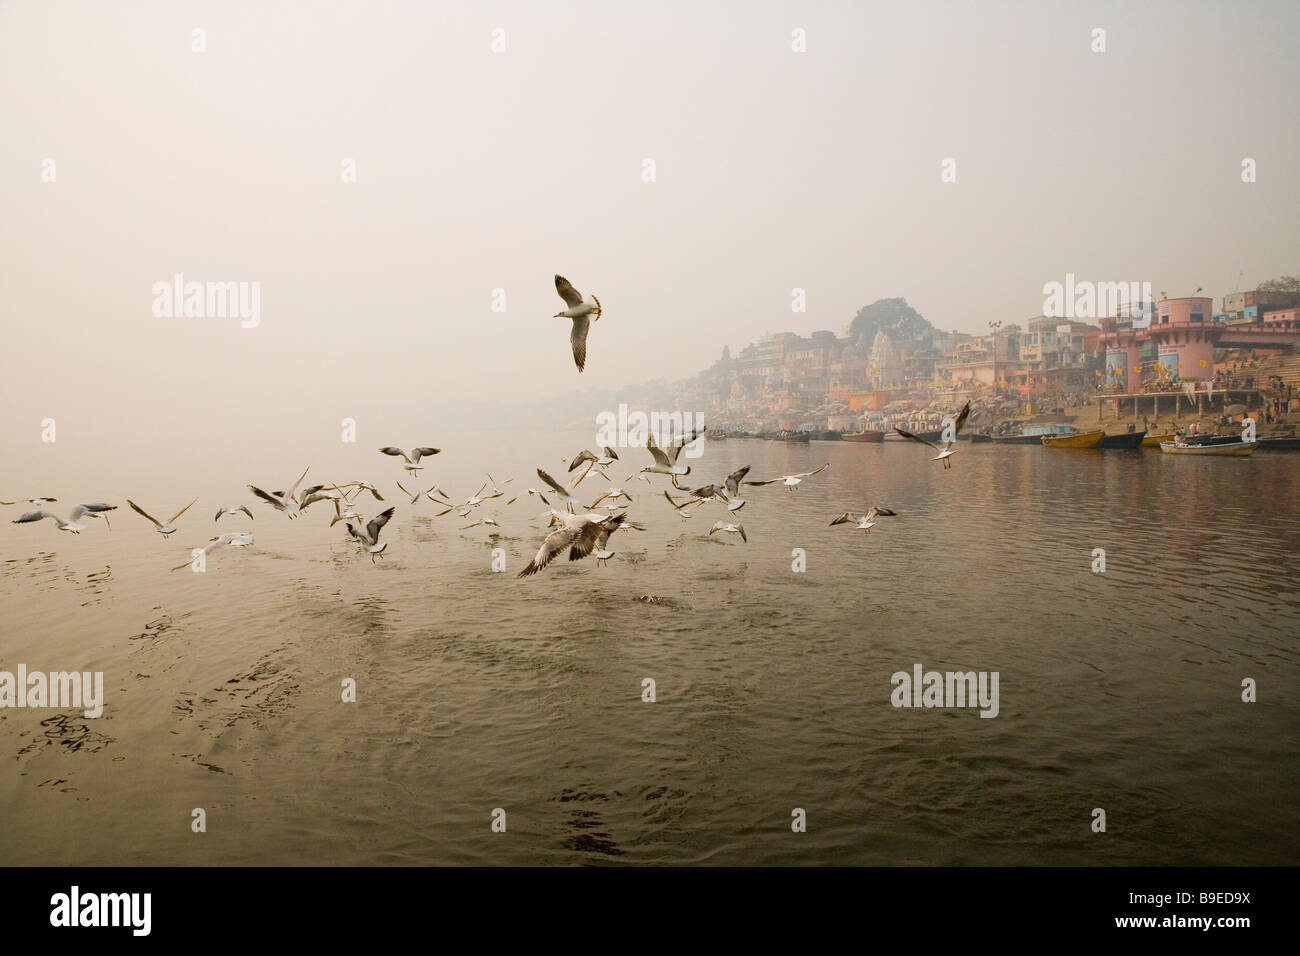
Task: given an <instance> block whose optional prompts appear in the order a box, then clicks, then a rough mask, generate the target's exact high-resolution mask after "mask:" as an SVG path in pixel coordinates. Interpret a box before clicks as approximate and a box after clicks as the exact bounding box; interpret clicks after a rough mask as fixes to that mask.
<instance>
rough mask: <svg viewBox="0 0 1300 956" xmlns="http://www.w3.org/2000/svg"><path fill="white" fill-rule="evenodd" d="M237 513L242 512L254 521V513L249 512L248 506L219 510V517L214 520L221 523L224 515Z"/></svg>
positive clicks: (229, 506)
mask: <svg viewBox="0 0 1300 956" xmlns="http://www.w3.org/2000/svg"><path fill="white" fill-rule="evenodd" d="M236 511H242V512H243V513H244V514H246V515H248V520H249V521H252V520H253V512H251V511H249V510H248V505H227V506H226V507H225V508H218V509H217V515H216V517H215V518H213V519H212V520H213V521H220V520H221V516H222V515H233V514H234V513H235V512H236Z"/></svg>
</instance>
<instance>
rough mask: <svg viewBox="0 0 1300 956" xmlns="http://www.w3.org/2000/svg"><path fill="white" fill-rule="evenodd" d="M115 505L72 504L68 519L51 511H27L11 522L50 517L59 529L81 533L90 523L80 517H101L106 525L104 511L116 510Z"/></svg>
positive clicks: (19, 522) (21, 522)
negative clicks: (87, 523) (82, 520)
mask: <svg viewBox="0 0 1300 956" xmlns="http://www.w3.org/2000/svg"><path fill="white" fill-rule="evenodd" d="M116 510H117V505H104V504H99V503H98V502H92V503H90V504H82V505H73V506H72V511H71V512H69V513H68V520H67V521H64V520H63V519H62V518H60V517H59V516H58V515H56V514H54V513H53V512H51V511H29V512H27V514H25V515H21V516H20V517H17V518H15V519H14V520H13V522H12V524H26V523H28V522H29V521H40V520H41V519H42V518H51V519H53V521H54V523H55V524H56V525H58V527H59V530H60V531H71V532H72V533H73V534H81V532H83V531H85V530H86V529H87V528H88V527H90V525H85V524H82V523H81V519H82V518H103V519H104V524H106V525H108V515H107V514H106V513H105V512H109V511H116ZM108 530H109V531H112V530H113V527H112V525H109V527H108Z"/></svg>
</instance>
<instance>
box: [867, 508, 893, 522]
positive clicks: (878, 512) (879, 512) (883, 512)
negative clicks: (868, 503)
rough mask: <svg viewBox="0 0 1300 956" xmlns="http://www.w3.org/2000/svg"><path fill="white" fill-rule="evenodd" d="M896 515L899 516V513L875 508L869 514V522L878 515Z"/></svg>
mask: <svg viewBox="0 0 1300 956" xmlns="http://www.w3.org/2000/svg"><path fill="white" fill-rule="evenodd" d="M896 514H898V512H897V511H890V510H889V509H888V508H881V507H873V508H872V509H871V510H870V511H868V512H867V520H868V521H870V520H871V519H872V518H874V517H876V516H877V515H896Z"/></svg>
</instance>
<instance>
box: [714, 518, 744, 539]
mask: <svg viewBox="0 0 1300 956" xmlns="http://www.w3.org/2000/svg"><path fill="white" fill-rule="evenodd" d="M715 531H726V532H728V533H730V534H738V535H740V540H741V541H744V542H745V543H746V544H749V538H748V537H746V535H745V526H744V525H743V524H724V523H723V522H721V521H719V522H717V523H715V524H714V526H713V527H712V528H710V529H709V534H710V536H711V535H712V534H713V532H715Z"/></svg>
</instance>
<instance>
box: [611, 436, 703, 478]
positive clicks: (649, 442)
mask: <svg viewBox="0 0 1300 956" xmlns="http://www.w3.org/2000/svg"><path fill="white" fill-rule="evenodd" d="M706 431H708V429H707V428H701V429H699V430H698V431H692V432H688V433H686V434H685V435H682V436H681V437H680V438H678V439H676V440H674V441H670V442H669V443H668V450H667V451H664V450H663V449H662V448H660V447H659V446H658V445H656V444H655V439H654V436H653V435H649V436H647V437H646V440H645V447H646V450H647V451H648V452H650V457H652V458H653V459H654V460H655V463H654V464H653V465H647V466H646V467H644V468H642V469H641V471H639V472H638V473H637V474H651V475H674V476H676V475H689V474H690V473H691V466H690V465H679V464H677V459H678V458H679V457H680V456H681V454H682V449H683V448H685V447H686V446H687V445H689V444H690V443H691V442H693V441H695V440H696V439H697V438H699V437H700V436H701V435H703V434H704V433H705V432H706ZM628 477H629V480H630V479H631V478H633V477H635V475H630V476H628Z"/></svg>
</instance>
